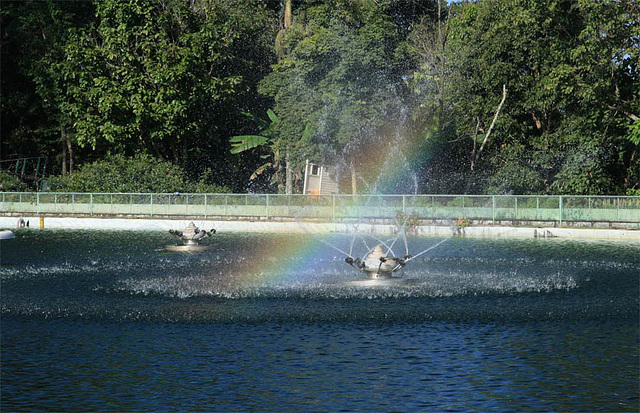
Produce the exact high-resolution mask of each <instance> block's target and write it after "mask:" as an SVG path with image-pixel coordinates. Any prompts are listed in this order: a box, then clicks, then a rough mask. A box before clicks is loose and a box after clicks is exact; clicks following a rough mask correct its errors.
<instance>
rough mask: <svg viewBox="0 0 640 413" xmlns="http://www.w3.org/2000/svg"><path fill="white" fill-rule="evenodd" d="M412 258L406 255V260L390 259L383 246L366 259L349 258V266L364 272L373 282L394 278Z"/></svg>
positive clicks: (370, 253)
mask: <svg viewBox="0 0 640 413" xmlns="http://www.w3.org/2000/svg"><path fill="white" fill-rule="evenodd" d="M408 258H411V256H410V255H406V256H405V257H404V259H401V258H398V257H389V256H388V255H387V253H385V252H384V251H383V250H382V245H377V246H376V247H375V248H373V250H371V251H370V252H369V253H368V254H367V255H366V256H365V257H364V259H362V260H361V259H360V258H355V259H354V258H351V257H347V258H346V259H345V261H346V262H347V264H349V265H351V266H353V267H355V268H357V269H358V270H360V271H362V272H364V273H365V274H366V275H367V278H369V279H372V280H378V279H388V278H393V273H394V272H395V271H398V270H399V269H401V268H402V267H404V266H405V264H406V262H405V260H406V259H408Z"/></svg>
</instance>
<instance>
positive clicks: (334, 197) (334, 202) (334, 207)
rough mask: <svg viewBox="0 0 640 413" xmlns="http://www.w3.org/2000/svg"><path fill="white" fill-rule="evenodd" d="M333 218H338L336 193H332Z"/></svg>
mask: <svg viewBox="0 0 640 413" xmlns="http://www.w3.org/2000/svg"><path fill="white" fill-rule="evenodd" d="M331 220H332V221H334V222H335V220H336V194H332V195H331Z"/></svg>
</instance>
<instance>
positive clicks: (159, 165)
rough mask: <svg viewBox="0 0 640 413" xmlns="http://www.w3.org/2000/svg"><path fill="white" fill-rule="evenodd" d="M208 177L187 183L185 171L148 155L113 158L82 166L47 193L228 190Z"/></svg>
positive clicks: (58, 180)
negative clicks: (211, 181)
mask: <svg viewBox="0 0 640 413" xmlns="http://www.w3.org/2000/svg"><path fill="white" fill-rule="evenodd" d="M207 178H209V173H205V174H203V177H202V179H201V180H200V181H198V182H191V181H189V180H188V179H187V177H186V175H185V173H184V171H183V170H182V169H181V168H180V167H179V166H177V165H175V164H173V163H171V162H169V161H159V160H158V159H157V158H154V157H152V156H150V155H144V154H143V155H135V156H133V157H125V156H124V155H112V156H108V157H107V158H105V159H103V160H100V161H96V162H92V163H88V164H85V165H83V166H81V167H80V169H79V170H78V171H77V172H76V173H73V174H70V175H66V176H59V177H53V178H51V179H49V181H48V185H49V188H48V190H50V191H58V192H125V193H126V192H134V193H135V192H138V193H142V192H145V193H149V192H161V193H174V192H181V193H192V192H200V193H203V192H204V193H215V192H228V190H229V189H228V188H225V187H220V186H218V185H215V184H211V183H208V182H207Z"/></svg>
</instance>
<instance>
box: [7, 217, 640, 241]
mask: <svg viewBox="0 0 640 413" xmlns="http://www.w3.org/2000/svg"><path fill="white" fill-rule="evenodd" d="M22 219H23V220H24V221H25V222H27V221H28V222H29V228H31V229H38V228H40V217H37V216H24V217H22ZM189 222H193V223H194V224H195V225H196V226H198V227H200V228H203V229H211V228H215V229H216V230H217V231H219V232H263V233H305V232H311V233H352V232H354V231H356V230H357V231H358V232H361V233H370V234H393V233H394V231H395V226H394V225H388V224H377V223H374V224H358V225H357V226H356V225H354V224H347V223H318V222H305V223H298V222H291V221H289V222H272V221H227V220H190V219H175V220H172V219H125V218H57V217H56V218H54V217H45V218H43V224H44V228H45V229H103V230H157V231H168V230H169V229H179V230H182V229H184V228H185V227H186V226H187V225H188V224H189ZM17 223H18V218H16V217H0V229H15V228H16V227H17ZM416 233H417V234H419V235H425V236H451V235H452V234H454V233H457V234H458V235H463V236H467V237H508V238H516V237H520V238H522V237H526V238H533V237H538V238H556V237H558V238H593V239H621V240H638V241H640V230H629V229H605V228H548V227H546V228H542V227H536V228H533V227H509V226H470V227H466V228H463V229H461V230H455V229H452V227H450V226H445V225H442V226H437V225H423V226H420V227H418V228H417V230H416Z"/></svg>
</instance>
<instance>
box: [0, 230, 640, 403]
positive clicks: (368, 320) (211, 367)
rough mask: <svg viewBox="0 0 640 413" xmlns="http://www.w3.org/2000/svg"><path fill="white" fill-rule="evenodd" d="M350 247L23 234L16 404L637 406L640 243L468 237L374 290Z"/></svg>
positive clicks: (10, 367) (2, 282) (11, 286)
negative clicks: (397, 281) (347, 255)
mask: <svg viewBox="0 0 640 413" xmlns="http://www.w3.org/2000/svg"><path fill="white" fill-rule="evenodd" d="M441 240H442V239H441V238H440V239H438V238H429V237H410V238H409V240H408V245H409V247H410V248H411V252H412V253H414V254H415V252H416V251H422V250H425V249H427V248H429V247H430V246H432V245H435V244H436V243H437V242H439V241H441ZM351 241H352V238H351V237H350V236H348V235H339V234H335V235H326V236H323V238H319V237H318V236H310V235H271V234H222V233H218V234H215V235H214V236H213V237H212V238H209V239H208V240H207V242H206V244H208V245H209V246H210V248H209V249H207V250H205V251H199V252H189V253H184V252H171V251H166V250H165V249H164V248H165V247H166V246H167V245H169V244H171V243H172V242H173V239H172V237H171V236H170V235H169V234H168V233H164V232H158V231H156V232H143V231H66V230H47V229H45V230H35V229H30V230H29V229H25V230H19V231H16V238H14V239H12V240H6V241H1V244H0V260H1V265H0V287H1V290H0V298H1V314H2V319H1V344H2V346H1V350H0V351H1V354H0V356H1V362H2V370H1V385H2V388H1V390H2V391H1V405H0V408H1V409H2V411H35V410H38V411H41V410H49V411H52V410H53V411H223V412H229V411H259V412H265V411H300V412H313V411H319V412H324V411H354V412H362V411H375V412H378V411H532V410H538V411H563V410H571V411H629V412H637V411H638V409H639V407H640V404H639V390H638V380H639V378H640V377H639V371H638V367H639V361H640V360H639V353H640V344H639V343H640V332H639V331H640V328H639V325H640V315H639V314H640V313H639V291H640V245H638V244H637V243H628V242H620V241H617V242H607V241H578V240H561V239H469V238H452V239H450V240H448V241H447V242H445V243H444V244H442V245H440V246H438V247H437V248H434V249H433V250H431V251H429V252H427V253H425V254H423V255H421V256H420V257H418V258H416V259H414V260H412V261H410V262H409V263H408V264H407V266H406V267H405V269H404V270H403V271H402V272H401V273H399V275H400V276H401V277H403V278H404V279H407V280H411V282H408V283H407V284H403V285H396V286H384V287H363V286H360V285H354V284H353V283H350V281H353V280H356V279H358V278H359V277H362V275H361V274H360V273H358V272H356V271H355V270H354V269H353V268H351V267H349V266H348V265H347V264H346V263H345V262H344V256H343V255H342V254H341V253H340V252H339V250H342V251H348V250H349V248H350V242H351Z"/></svg>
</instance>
